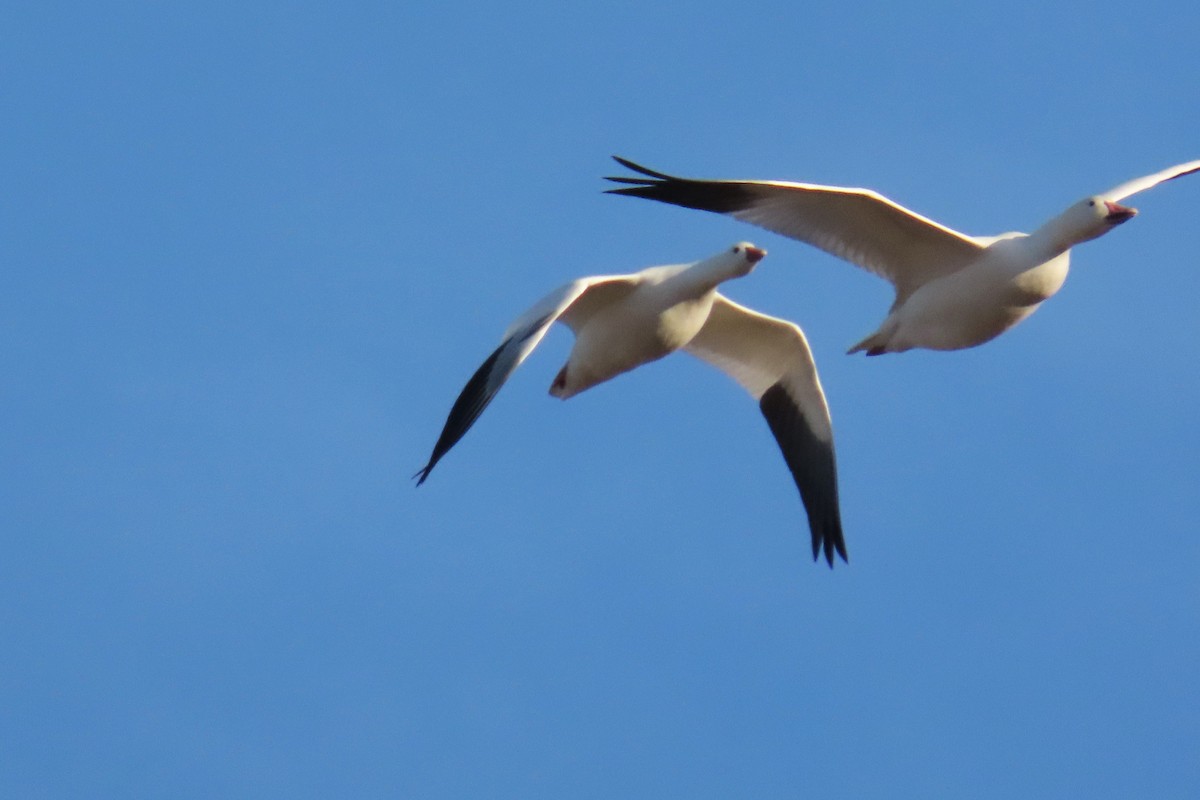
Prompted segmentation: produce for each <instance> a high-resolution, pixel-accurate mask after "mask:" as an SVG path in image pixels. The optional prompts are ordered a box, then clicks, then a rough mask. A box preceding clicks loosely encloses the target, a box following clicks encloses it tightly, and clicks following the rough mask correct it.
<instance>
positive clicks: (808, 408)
mask: <svg viewBox="0 0 1200 800" xmlns="http://www.w3.org/2000/svg"><path fill="white" fill-rule="evenodd" d="M685 349H686V350H687V351H688V352H689V353H691V354H692V355H694V356H698V357H699V358H702V359H704V360H705V361H707V362H708V363H710V364H712V365H713V366H715V367H717V368H718V369H720V370H722V371H724V372H725V373H726V374H728V375H729V376H730V377H732V378H733V379H734V380H736V381H737V382H738V383H739V384H741V385H742V387H743V388H744V389H745V390H746V391H748V392H749V393H750V395H751V396H752V397H753V398H754V399H755V400H757V401H758V405H759V408H760V409H761V410H762V413H763V416H764V417H766V420H767V424H768V425H769V426H770V428H771V433H772V434H774V435H775V441H776V442H778V443H779V449H780V450H781V451H782V452H783V459H784V461H786V462H787V466H788V469H789V470H790V471H791V473H792V479H793V480H794V481H795V482H796V488H797V489H799V490H800V498H801V500H803V501H804V507H805V510H806V511H807V513H808V526H809V530H810V532H811V533H812V549H813V558H814V559H815V558H817V557H818V555H819V554H820V553H821V551H822V550H824V552H825V560H826V561H828V562H829V566H831V567H832V566H833V554H834V552H835V551H836V552H837V554H838V555H840V556H841V557H842V560H843V561H845V560H846V540H845V537H844V536H843V535H842V517H841V511H840V509H839V505H838V486H837V462H836V458H835V456H834V449H833V424H832V422H831V421H830V419H829V406H828V404H826V402H825V393H824V392H823V391H822V390H821V381H820V379H819V378H818V377H817V366H816V364H815V363H814V362H813V357H812V351H811V350H809V348H808V340H806V339H805V338H804V332H803V331H802V330H800V328H799V327H798V326H796V325H793V324H792V323H790V322H785V321H784V320H781V319H776V318H775V317H769V316H767V315H765V314H759V313H758V312H757V311H752V310H751V309H749V308H746V307H745V306H741V305H738V304H737V303H735V302H733V301H732V300H730V299H729V298H727V297H724V296H722V295H720V294H718V295H717V297H716V299H715V300H714V301H713V307H712V312H711V313H710V314H709V317H708V320H707V321H706V322H705V323H704V327H703V328H701V329H700V333H698V334H697V335H696V337H695V338H694V339H692V341H691V342H690V343H689V344H688V345H687V346H686V348H685Z"/></svg>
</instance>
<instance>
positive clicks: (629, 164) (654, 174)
mask: <svg viewBox="0 0 1200 800" xmlns="http://www.w3.org/2000/svg"><path fill="white" fill-rule="evenodd" d="M612 159H613V161H616V162H617V163H618V164H620V165H621V166H622V167H625V169H631V170H633V171H634V172H640V173H641V174H643V175H647V176H649V177H651V178H655V179H657V180H660V181H678V180H682V178H678V177H676V176H674V175H668V174H667V173H665V172H658V171H657V170H653V169H650V168H649V167H643V166H642V165H641V164H638V163H637V162H635V161H630V160H629V159H628V158H621V157H620V156H613V157H612Z"/></svg>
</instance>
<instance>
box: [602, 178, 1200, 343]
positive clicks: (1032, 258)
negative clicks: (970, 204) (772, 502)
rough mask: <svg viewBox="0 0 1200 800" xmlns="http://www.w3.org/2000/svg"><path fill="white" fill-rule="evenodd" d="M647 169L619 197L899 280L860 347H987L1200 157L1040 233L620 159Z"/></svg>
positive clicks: (868, 197)
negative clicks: (721, 219) (770, 234)
mask: <svg viewBox="0 0 1200 800" xmlns="http://www.w3.org/2000/svg"><path fill="white" fill-rule="evenodd" d="M616 160H617V161H618V162H619V163H621V164H622V165H623V166H625V167H628V168H629V169H631V170H634V171H635V172H638V173H641V175H643V176H648V177H639V178H630V177H610V178H609V179H608V180H611V181H614V182H616V183H622V184H630V185H628V186H625V187H623V188H620V189H611V190H609V191H610V192H611V193H613V194H623V195H631V196H634V197H644V198H647V199H651V200H659V201H661V202H664V203H670V204H673V205H679V206H685V207H687V208H698V209H702V210H705V211H713V212H717V213H722V214H728V215H730V216H732V217H735V218H737V219H740V220H743V221H745V222H750V223H752V224H755V225H758V226H760V227H762V228H766V229H767V230H770V231H774V232H775V233H780V234H783V235H784V236H788V237H791V238H793V239H798V240H800V241H802V242H806V243H808V244H810V245H812V246H814V247H817V248H819V249H821V250H824V251H825V252H827V253H830V254H832V255H835V256H838V257H840V258H843V259H845V260H847V261H849V262H851V263H852V264H857V265H858V266H860V267H863V268H865V269H867V270H870V271H871V272H873V273H875V274H877V275H879V276H880V277H882V278H885V279H886V280H888V281H890V282H891V283H892V285H893V286H894V287H895V289H896V297H895V301H894V302H893V303H892V307H891V309H890V312H889V313H888V316H887V317H886V318H885V319H884V321H883V323H882V324H881V325H880V326H879V328H878V329H877V330H876V331H875V332H874V333H872V334H871V335H870V336H868V337H866V338H865V339H863V340H862V341H861V342H859V343H858V344H856V345H855V346H854V347H852V348H850V352H851V353H854V352H858V351H860V350H865V351H866V353H867V355H880V354H882V353H899V352H903V351H905V350H910V349H912V348H915V347H924V348H928V349H931V350H960V349H963V348H967V347H975V346H976V345H980V344H983V343H984V342H987V341H989V340H991V339H994V338H995V337H996V336H999V335H1000V334H1001V333H1003V332H1004V331H1006V330H1008V329H1009V328H1011V327H1013V326H1014V325H1016V324H1017V323H1018V322H1020V321H1021V320H1023V319H1025V318H1026V317H1028V316H1029V315H1030V314H1032V313H1033V312H1034V311H1035V310H1037V308H1038V306H1040V305H1041V304H1042V302H1044V301H1045V300H1047V299H1048V298H1049V297H1051V296H1052V295H1054V293H1055V292H1057V291H1058V290H1059V288H1061V287H1062V285H1063V282H1064V281H1065V280H1066V278H1067V270H1068V265H1069V260H1070V249H1071V248H1072V247H1073V246H1075V245H1076V244H1079V243H1081V242H1085V241H1088V240H1089V239H1094V238H1096V237H1098V236H1102V235H1103V234H1105V233H1107V232H1108V231H1110V230H1112V228H1114V227H1115V226H1117V225H1119V224H1120V223H1122V222H1125V221H1126V220H1129V219H1131V218H1132V217H1133V216H1134V215H1135V214H1136V213H1137V210H1136V209H1132V208H1126V207H1125V206H1121V205H1118V201H1119V200H1122V199H1124V198H1126V197H1128V196H1130V195H1132V194H1136V193H1137V192H1141V191H1144V190H1146V189H1149V188H1150V187H1152V186H1156V185H1158V184H1159V183H1162V182H1163V181H1168V180H1171V179H1173V178H1178V177H1180V176H1182V175H1188V174H1190V173H1193V172H1197V171H1200V161H1189V162H1188V163H1186V164H1179V165H1177V166H1174V167H1171V168H1169V169H1165V170H1163V171H1162V172H1157V173H1155V174H1153V175H1147V176H1146V177H1143V178H1137V179H1135V180H1132V181H1128V182H1127V183H1123V184H1121V185H1120V186H1117V187H1115V188H1113V189H1111V190H1109V191H1107V192H1104V193H1102V194H1099V195H1095V196H1092V197H1086V198H1084V199H1083V200H1081V201H1079V202H1078V203H1075V204H1074V205H1072V206H1071V207H1069V208H1068V209H1067V210H1066V211H1064V212H1063V213H1061V214H1059V215H1058V216H1057V217H1054V218H1053V219H1051V220H1050V221H1049V222H1047V223H1046V224H1044V225H1043V226H1042V227H1040V228H1038V229H1037V230H1036V231H1034V232H1033V233H1031V234H1023V233H1006V234H1002V235H1000V236H991V237H980V236H968V235H966V234H963V233H959V232H958V231H955V230H952V229H951V228H948V227H946V226H944V225H941V224H939V223H937V222H934V221H933V220H931V219H928V218H926V217H923V216H921V215H920V214H917V213H915V212H913V211H909V210H908V209H906V208H904V207H903V206H901V205H899V204H897V203H895V202H893V201H891V200H889V199H888V198H886V197H884V196H882V195H880V194H878V193H877V192H874V191H871V190H870V189H848V188H841V187H836V186H818V185H816V184H808V183H788V182H783V181H744V180H695V179H691V178H679V177H676V176H673V175H667V174H665V173H661V172H655V171H654V170H650V169H647V168H645V167H642V166H639V165H638V164H635V163H633V162H632V161H627V160H625V159H623V158H617V159H616Z"/></svg>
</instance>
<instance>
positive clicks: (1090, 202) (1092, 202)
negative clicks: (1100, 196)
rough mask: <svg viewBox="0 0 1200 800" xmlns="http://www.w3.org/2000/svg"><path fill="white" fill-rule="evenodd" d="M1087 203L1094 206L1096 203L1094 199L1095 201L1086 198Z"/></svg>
mask: <svg viewBox="0 0 1200 800" xmlns="http://www.w3.org/2000/svg"><path fill="white" fill-rule="evenodd" d="M1088 205H1089V206H1094V205H1096V201H1095V200H1088Z"/></svg>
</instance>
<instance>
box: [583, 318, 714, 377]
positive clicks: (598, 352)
mask: <svg viewBox="0 0 1200 800" xmlns="http://www.w3.org/2000/svg"><path fill="white" fill-rule="evenodd" d="M711 308H712V298H711V297H707V298H700V299H697V300H690V301H686V302H682V303H677V304H675V305H673V306H671V307H670V308H668V309H666V310H654V309H644V308H638V307H636V306H633V307H625V308H619V309H611V310H608V311H605V312H601V313H599V314H597V315H596V316H595V317H593V318H592V319H591V320H589V321H588V323H587V324H586V325H585V326H583V327H582V328H581V329H580V330H579V332H578V334H577V335H576V338H575V346H574V347H573V348H572V350H571V356H570V358H569V359H568V361H567V382H568V386H569V387H571V388H572V389H573V391H574V392H581V391H583V390H584V389H587V388H589V387H592V386H595V385H596V384H598V383H602V382H604V381H606V380H609V379H610V378H613V377H616V376H617V375H620V374H621V373H622V372H628V371H629V370H631V369H633V368H635V367H639V366H641V365H642V364H645V363H648V362H650V361H656V360H658V359H660V358H662V357H663V356H666V355H669V354H671V353H673V352H675V351H676V350H678V349H679V348H681V347H683V346H684V345H686V344H687V343H688V342H690V341H691V340H692V338H693V337H695V335H696V334H697V333H699V332H700V328H702V327H703V326H704V322H705V320H706V319H707V318H708V312H709V311H710V310H711Z"/></svg>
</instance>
